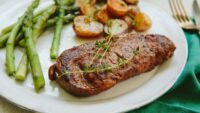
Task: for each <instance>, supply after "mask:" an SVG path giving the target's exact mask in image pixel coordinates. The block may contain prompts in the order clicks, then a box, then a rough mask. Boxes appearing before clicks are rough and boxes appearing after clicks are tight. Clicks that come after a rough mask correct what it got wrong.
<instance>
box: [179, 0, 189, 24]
mask: <svg viewBox="0 0 200 113" xmlns="http://www.w3.org/2000/svg"><path fill="white" fill-rule="evenodd" d="M179 1H180V6H181V7H182V9H183V14H184V15H185V18H186V19H187V20H188V21H191V19H190V18H189V16H188V14H187V12H186V10H185V7H184V5H183V2H182V0H179Z"/></svg>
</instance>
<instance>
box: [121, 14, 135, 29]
mask: <svg viewBox="0 0 200 113" xmlns="http://www.w3.org/2000/svg"><path fill="white" fill-rule="evenodd" d="M123 20H124V21H125V22H126V23H127V25H128V28H133V19H132V18H131V17H130V16H125V17H124V18H123Z"/></svg>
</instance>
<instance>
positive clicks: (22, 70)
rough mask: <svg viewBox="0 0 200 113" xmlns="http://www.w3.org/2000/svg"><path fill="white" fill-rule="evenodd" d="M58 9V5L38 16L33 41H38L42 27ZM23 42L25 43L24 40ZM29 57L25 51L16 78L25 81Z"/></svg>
mask: <svg viewBox="0 0 200 113" xmlns="http://www.w3.org/2000/svg"><path fill="white" fill-rule="evenodd" d="M55 11H56V6H54V7H51V8H49V9H48V10H47V11H46V12H44V13H43V14H42V15H41V16H40V17H38V20H37V22H36V24H35V25H34V26H33V36H32V38H33V42H34V43H35V42H36V39H37V37H39V35H40V34H41V32H42V29H43V28H44V25H45V23H46V21H47V20H48V19H49V18H50V16H51V15H52V14H54V13H55ZM22 41H23V42H22V43H25V41H24V40H22ZM27 64H28V59H27V54H26V52H24V53H23V56H22V58H21V60H20V64H19V66H18V68H17V71H16V75H15V79H17V80H21V81H24V80H25V78H26V75H27V71H28V65H27Z"/></svg>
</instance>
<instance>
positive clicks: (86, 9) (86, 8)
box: [80, 4, 96, 15]
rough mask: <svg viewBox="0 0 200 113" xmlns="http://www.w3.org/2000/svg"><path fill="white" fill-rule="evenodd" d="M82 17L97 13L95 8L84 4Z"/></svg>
mask: <svg viewBox="0 0 200 113" xmlns="http://www.w3.org/2000/svg"><path fill="white" fill-rule="evenodd" d="M80 10H81V14H82V15H92V14H93V13H94V12H95V10H96V9H95V8H94V6H93V5H91V4H84V5H81V6H80Z"/></svg>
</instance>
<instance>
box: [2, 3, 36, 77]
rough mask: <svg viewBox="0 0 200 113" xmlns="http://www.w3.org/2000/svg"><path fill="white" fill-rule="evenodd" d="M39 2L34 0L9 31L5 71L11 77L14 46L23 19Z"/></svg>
mask: <svg viewBox="0 0 200 113" xmlns="http://www.w3.org/2000/svg"><path fill="white" fill-rule="evenodd" d="M39 2H40V0H34V1H33V3H32V4H31V6H29V7H28V9H27V11H26V12H25V13H24V15H22V16H21V17H20V18H19V19H18V22H17V23H16V25H15V26H14V28H13V29H12V31H11V34H10V36H9V38H8V41H7V44H6V70H7V73H8V74H9V75H13V74H14V73H15V62H14V45H15V39H16V36H17V34H18V32H19V30H20V28H21V27H22V25H23V22H24V19H25V17H26V15H28V14H29V13H31V12H33V10H34V9H35V8H36V7H37V6H38V5H39Z"/></svg>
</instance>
